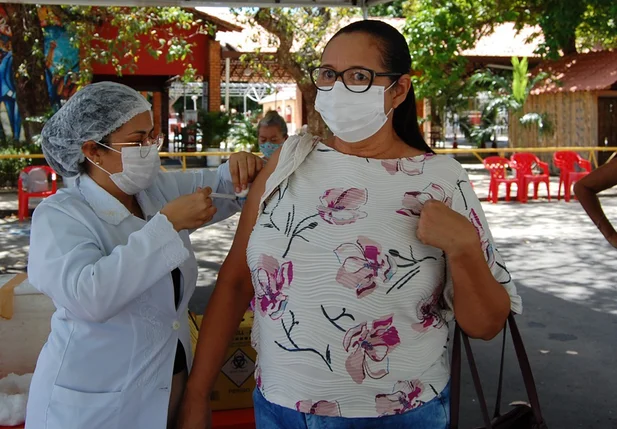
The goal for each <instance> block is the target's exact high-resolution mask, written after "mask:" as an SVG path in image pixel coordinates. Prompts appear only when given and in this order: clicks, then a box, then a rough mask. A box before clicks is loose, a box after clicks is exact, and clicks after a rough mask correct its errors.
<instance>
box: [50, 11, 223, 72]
mask: <svg viewBox="0 0 617 429" xmlns="http://www.w3.org/2000/svg"><path fill="white" fill-rule="evenodd" d="M56 10H57V11H58V9H56ZM58 13H59V14H60V15H61V16H63V17H64V18H65V19H64V22H65V23H66V26H67V30H69V32H70V34H71V35H72V38H71V41H72V42H73V44H74V45H75V46H76V47H77V48H79V49H80V50H81V64H80V72H79V76H77V78H78V79H77V80H78V81H79V82H81V83H87V82H89V81H90V80H91V78H92V66H93V64H95V63H101V64H111V65H112V66H113V68H114V70H115V71H116V73H117V74H118V75H122V74H123V73H124V72H127V71H128V72H134V71H135V70H136V67H137V61H138V60H139V52H140V51H142V50H145V51H146V52H148V54H149V55H151V56H152V57H153V58H155V59H159V58H165V60H166V61H167V62H168V63H169V62H174V61H183V62H184V63H185V64H186V72H185V74H184V76H183V79H184V80H186V81H191V80H195V73H196V71H195V69H194V67H193V66H192V64H191V63H190V60H191V58H192V53H193V42H192V40H191V39H192V38H193V37H194V36H195V35H197V34H200V33H207V34H214V28H213V27H212V26H211V25H210V24H209V23H205V22H203V21H201V20H199V19H196V18H195V16H194V15H193V13H191V12H190V10H188V9H184V8H180V7H143V8H140V7H118V6H110V7H95V6H63V7H62V8H61V9H59V11H58ZM67 18H68V19H67ZM102 25H111V26H112V27H114V28H116V29H117V33H116V34H115V37H112V38H109V37H104V35H102V34H100V29H101V26H102ZM186 32H188V33H189V37H184V36H183V34H186Z"/></svg>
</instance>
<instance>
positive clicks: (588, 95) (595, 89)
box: [509, 51, 617, 164]
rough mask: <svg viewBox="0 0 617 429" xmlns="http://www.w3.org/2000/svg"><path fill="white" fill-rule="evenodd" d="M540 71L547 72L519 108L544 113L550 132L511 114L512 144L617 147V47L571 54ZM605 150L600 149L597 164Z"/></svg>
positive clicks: (605, 158)
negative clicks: (539, 130) (529, 124)
mask: <svg viewBox="0 0 617 429" xmlns="http://www.w3.org/2000/svg"><path fill="white" fill-rule="evenodd" d="M538 71H545V72H547V73H549V75H550V77H549V78H548V79H547V80H546V81H545V82H544V84H543V85H542V86H540V87H538V88H536V89H534V90H533V91H532V93H531V95H530V96H529V98H528V100H527V102H526V103H525V106H524V110H523V113H529V112H535V113H540V114H542V113H546V114H547V115H548V118H549V119H550V121H551V122H552V125H553V128H554V134H553V135H550V136H549V135H540V133H539V132H538V128H537V127H535V126H534V127H528V128H527V127H524V126H522V125H521V124H520V122H519V121H518V118H516V117H513V116H512V115H511V117H510V127H509V140H510V145H511V146H513V147H566V146H567V147H604V146H608V147H617V51H600V52H591V53H586V54H577V55H570V56H567V57H564V58H562V59H560V60H558V61H556V62H550V63H544V64H542V65H540V67H539V68H538ZM534 72H535V70H534ZM609 155H610V154H609V152H604V153H601V154H600V155H599V162H600V164H602V163H603V162H605V161H606V160H607V159H608V157H609Z"/></svg>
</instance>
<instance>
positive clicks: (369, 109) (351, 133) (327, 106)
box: [315, 81, 396, 143]
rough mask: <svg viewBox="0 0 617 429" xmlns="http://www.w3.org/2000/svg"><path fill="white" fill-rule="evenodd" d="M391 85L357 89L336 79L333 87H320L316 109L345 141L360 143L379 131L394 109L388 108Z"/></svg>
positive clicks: (333, 130) (329, 126)
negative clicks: (352, 90)
mask: <svg viewBox="0 0 617 429" xmlns="http://www.w3.org/2000/svg"><path fill="white" fill-rule="evenodd" d="M395 84H396V82H394V83H393V84H392V85H390V86H389V87H387V88H386V87H383V86H375V85H373V86H371V87H370V88H369V90H368V91H366V92H361V93H356V92H351V91H350V90H348V89H347V88H346V87H345V85H344V84H343V83H342V82H339V81H336V82H335V83H334V87H333V88H332V90H330V91H319V90H318V91H317V98H316V99H315V110H317V111H318V112H319V114H320V115H321V117H322V119H323V120H324V122H325V123H326V125H327V126H328V128H330V130H331V131H332V132H333V133H334V135H335V136H336V137H338V138H340V139H341V140H343V141H344V142H347V143H357V142H359V141H362V140H366V139H368V138H369V137H371V136H373V135H375V134H376V133H377V131H379V130H380V129H381V127H383V126H384V124H385V123H386V122H387V121H388V116H389V115H390V113H392V110H393V109H390V111H389V112H388V113H385V112H384V101H385V94H386V91H388V90H389V89H390V88H392V87H393V86H394V85H395Z"/></svg>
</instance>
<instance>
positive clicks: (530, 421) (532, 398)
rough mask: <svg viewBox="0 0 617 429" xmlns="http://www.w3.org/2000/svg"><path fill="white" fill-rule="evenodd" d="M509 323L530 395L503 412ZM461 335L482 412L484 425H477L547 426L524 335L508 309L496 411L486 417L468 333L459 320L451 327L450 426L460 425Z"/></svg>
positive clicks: (502, 428)
mask: <svg viewBox="0 0 617 429" xmlns="http://www.w3.org/2000/svg"><path fill="white" fill-rule="evenodd" d="M508 325H509V327H510V332H511V335H512V342H513V344H514V350H515V351H516V356H517V359H518V363H519V366H520V368H521V372H522V374H523V381H524V383H525V390H526V391H527V396H528V398H529V404H527V403H523V402H517V403H514V404H512V405H513V408H512V409H511V410H510V411H508V412H507V413H505V414H501V393H502V390H503V369H504V360H505V352H506V337H507V333H508ZM461 337H462V339H463V344H464V346H465V353H466V355H467V360H468V361H469V367H470V369H471V376H472V379H473V384H474V387H475V389H476V394H477V396H478V401H479V403H480V409H481V412H482V418H483V420H484V426H483V427H482V428H477V429H548V427H547V425H546V423H545V421H544V418H543V417H542V411H541V409H540V401H539V399H538V391H537V389H536V384H535V382H534V379H533V374H532V373H531V366H530V365H529V359H528V358H527V352H526V351H525V346H524V345H523V339H522V337H521V333H520V332H519V330H518V326H517V325H516V321H515V320H514V315H513V314H512V313H510V315H509V316H508V320H507V321H506V325H505V327H504V330H503V342H502V346H501V364H500V368H499V384H498V387H497V400H496V403H495V412H494V413H493V418H492V419H491V418H490V417H489V412H488V407H487V405H486V400H485V398H484V392H483V390H482V384H481V382H480V376H479V374H478V368H477V366H476V362H475V359H474V357H473V352H472V350H471V344H470V342H469V337H468V336H467V334H465V333H464V332H463V331H462V330H461V328H460V326H459V325H458V323H457V324H456V327H455V329H454V341H453V348H452V370H451V371H452V381H451V383H452V384H451V394H450V429H459V425H458V422H459V415H460V414H459V412H460V399H461Z"/></svg>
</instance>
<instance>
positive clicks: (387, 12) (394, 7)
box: [368, 0, 408, 18]
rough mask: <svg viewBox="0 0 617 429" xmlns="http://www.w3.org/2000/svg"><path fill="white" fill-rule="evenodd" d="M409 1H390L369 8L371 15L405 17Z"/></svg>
mask: <svg viewBox="0 0 617 429" xmlns="http://www.w3.org/2000/svg"><path fill="white" fill-rule="evenodd" d="M406 3H408V2H407V1H404V0H394V1H392V2H389V3H384V4H378V5H376V6H372V7H370V8H369V10H368V14H369V16H371V17H373V16H383V17H392V18H404V17H405V9H406V7H407V5H406Z"/></svg>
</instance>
